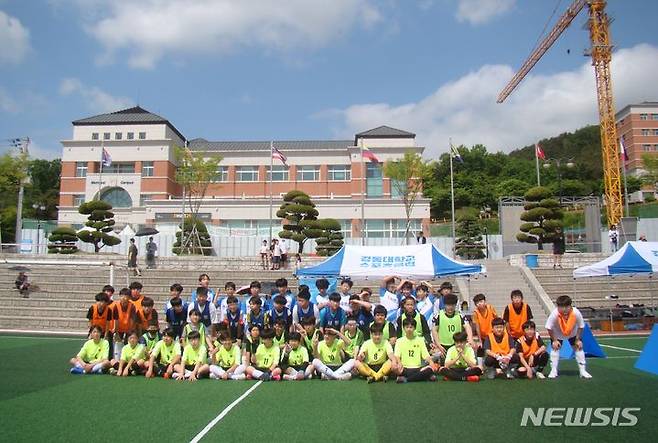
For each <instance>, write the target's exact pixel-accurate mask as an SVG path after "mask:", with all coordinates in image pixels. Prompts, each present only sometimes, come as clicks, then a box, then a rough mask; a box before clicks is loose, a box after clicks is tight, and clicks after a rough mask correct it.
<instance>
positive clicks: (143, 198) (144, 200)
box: [139, 194, 153, 206]
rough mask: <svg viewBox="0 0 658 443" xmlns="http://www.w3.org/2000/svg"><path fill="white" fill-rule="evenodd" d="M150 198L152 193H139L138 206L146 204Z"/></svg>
mask: <svg viewBox="0 0 658 443" xmlns="http://www.w3.org/2000/svg"><path fill="white" fill-rule="evenodd" d="M151 200H153V196H152V195H148V194H141V195H140V196H139V206H146V203H147V202H150V201H151Z"/></svg>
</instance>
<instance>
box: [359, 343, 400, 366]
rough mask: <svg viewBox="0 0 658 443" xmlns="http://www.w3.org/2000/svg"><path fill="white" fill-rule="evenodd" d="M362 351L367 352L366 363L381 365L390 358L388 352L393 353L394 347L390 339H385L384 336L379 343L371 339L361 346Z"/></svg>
mask: <svg viewBox="0 0 658 443" xmlns="http://www.w3.org/2000/svg"><path fill="white" fill-rule="evenodd" d="M361 352H363V353H365V354H366V359H365V362H366V364H368V365H381V364H384V362H386V360H388V354H389V353H390V354H392V353H393V347H392V346H391V343H389V342H388V340H384V339H383V338H382V340H381V341H380V342H379V344H378V345H377V344H375V342H374V341H372V339H371V340H368V341H366V342H365V343H364V344H363V346H361Z"/></svg>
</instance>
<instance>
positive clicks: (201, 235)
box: [172, 216, 212, 255]
mask: <svg viewBox="0 0 658 443" xmlns="http://www.w3.org/2000/svg"><path fill="white" fill-rule="evenodd" d="M178 227H179V228H180V229H181V230H180V231H178V232H176V242H175V243H174V245H173V247H172V252H173V253H174V254H176V255H212V241H211V240H210V234H208V228H207V227H206V224H205V223H204V222H203V221H201V220H199V219H195V218H193V217H192V216H187V217H186V219H185V223H182V224H181V225H179V226H178ZM192 232H196V234H194V235H195V236H196V237H198V239H197V240H196V241H193V242H192V241H191V242H188V244H187V246H185V247H182V246H181V245H182V244H184V243H183V241H184V240H185V239H186V238H189V237H190V235H192V234H191V233H192ZM181 237H182V238H181Z"/></svg>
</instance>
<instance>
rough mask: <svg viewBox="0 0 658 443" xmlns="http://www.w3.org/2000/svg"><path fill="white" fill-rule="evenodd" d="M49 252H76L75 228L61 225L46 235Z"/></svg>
mask: <svg viewBox="0 0 658 443" xmlns="http://www.w3.org/2000/svg"><path fill="white" fill-rule="evenodd" d="M48 241H49V242H50V243H48V253H49V254H74V253H76V252H78V246H77V245H76V243H77V242H78V236H77V235H76V232H75V229H73V228H67V227H61V228H57V229H55V230H54V231H53V232H51V233H50V236H49V237H48Z"/></svg>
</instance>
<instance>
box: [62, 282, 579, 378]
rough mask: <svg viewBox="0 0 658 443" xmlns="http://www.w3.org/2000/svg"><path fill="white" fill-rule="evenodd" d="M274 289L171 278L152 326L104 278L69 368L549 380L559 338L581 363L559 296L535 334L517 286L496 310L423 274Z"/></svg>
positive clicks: (574, 322)
mask: <svg viewBox="0 0 658 443" xmlns="http://www.w3.org/2000/svg"><path fill="white" fill-rule="evenodd" d="M275 285H276V290H274V291H272V293H271V294H264V293H262V292H261V288H262V287H261V284H260V283H259V282H258V281H253V282H252V283H251V284H250V286H249V291H248V293H247V294H246V295H245V296H244V297H241V296H239V295H238V294H236V285H235V284H234V283H232V282H227V283H226V284H225V285H224V291H223V292H222V293H216V292H215V291H214V290H213V289H211V288H210V278H209V277H208V275H207V274H201V275H200V276H199V285H198V287H197V288H196V289H194V290H193V291H192V293H191V295H190V296H189V297H186V300H184V299H183V287H182V286H181V285H180V284H177V283H176V284H173V285H171V288H170V299H169V301H168V302H167V303H166V304H165V306H164V320H165V322H166V324H167V327H166V329H165V330H164V332H163V333H160V330H159V318H158V313H157V311H156V310H155V309H154V301H153V299H151V298H149V297H145V296H144V295H143V294H142V293H141V291H142V285H141V284H140V283H139V282H133V283H132V284H131V285H130V287H129V288H124V289H121V290H120V291H119V298H118V300H114V288H112V287H111V286H105V287H104V288H103V291H102V292H100V293H98V294H97V295H96V303H95V304H94V305H93V306H91V307H90V308H89V311H88V314H87V318H88V319H89V326H90V331H89V340H88V341H87V342H86V343H85V344H84V346H83V347H82V349H81V350H80V352H79V353H78V354H77V355H76V356H75V357H74V358H72V359H71V364H72V365H73V367H72V369H71V373H77V374H83V373H84V374H89V373H104V372H109V373H111V374H114V375H117V376H129V375H145V376H146V377H155V376H161V377H164V378H174V379H178V380H190V381H196V380H198V379H199V378H205V377H208V378H211V379H218V380H242V379H258V380H291V381H292V380H304V379H309V378H314V377H316V378H322V379H330V380H349V379H350V378H352V377H354V376H358V375H360V376H362V377H364V378H365V379H367V381H368V382H369V383H370V382H377V381H386V380H388V379H389V378H395V379H396V381H397V382H400V383H404V382H408V381H409V382H411V381H422V380H432V381H433V380H436V379H437V377H443V378H444V379H445V380H467V381H479V380H480V378H481V377H482V376H483V375H484V376H486V377H487V378H490V379H493V378H497V377H500V378H528V379H531V378H535V377H536V378H545V376H544V373H543V371H544V368H545V367H546V366H547V365H548V362H549V360H550V363H551V370H550V373H549V375H548V377H549V378H555V377H557V376H558V364H559V350H560V347H561V345H562V343H563V341H564V340H568V341H569V343H570V344H571V346H572V347H573V348H574V350H575V351H576V353H575V355H576V360H577V362H578V366H579V370H580V376H581V377H583V378H591V375H590V374H589V373H588V372H587V371H586V369H585V364H586V362H585V354H584V351H583V347H582V341H581V334H582V331H583V328H584V321H583V317H582V315H581V314H580V312H579V311H578V309H577V308H575V307H572V306H571V299H570V298H569V297H568V296H560V297H558V299H557V308H556V309H555V310H554V311H553V313H551V315H550V316H549V318H548V320H547V323H546V329H547V331H548V334H549V338H550V343H548V346H547V345H546V344H545V343H544V341H543V340H542V338H541V337H540V336H539V334H538V332H537V328H536V325H535V323H534V322H533V321H532V311H531V310H530V307H529V306H528V305H527V303H525V302H524V301H523V294H522V293H521V291H519V290H514V291H512V293H511V303H510V304H509V305H508V306H506V307H505V310H504V314H503V317H502V318H501V317H499V316H498V315H497V313H496V310H495V309H494V308H493V307H492V306H491V305H490V304H488V303H487V301H486V297H485V296H484V295H483V294H477V295H476V296H475V297H474V298H473V303H474V308H473V310H472V312H470V310H468V303H466V306H462V308H461V309H460V310H458V309H457V305H458V297H457V296H456V295H455V294H453V293H452V286H451V285H450V283H449V282H446V283H443V284H442V285H441V288H440V289H439V292H438V294H436V296H435V295H434V294H433V292H434V291H433V290H432V287H431V286H430V285H429V284H428V283H426V282H420V283H418V284H416V283H414V282H411V281H409V280H404V279H402V280H401V279H397V278H395V277H388V278H386V279H384V281H383V282H382V285H381V288H380V289H379V296H380V300H379V303H378V304H375V303H372V302H371V300H370V299H371V296H372V290H371V289H369V288H363V289H361V291H358V292H352V289H353V288H352V286H353V285H352V282H351V281H350V280H348V279H343V280H340V281H339V283H338V287H337V290H336V291H335V292H331V293H330V292H329V287H330V284H329V282H328V281H327V280H326V279H323V278H321V279H317V280H316V281H315V287H316V288H315V289H316V290H317V291H315V292H316V293H315V294H314V295H315V296H314V297H312V296H311V290H310V288H309V287H308V286H305V285H300V287H299V290H298V292H297V294H296V295H293V293H292V291H291V290H290V289H289V288H288V282H287V281H286V279H284V278H280V279H278V280H277V281H276V282H275Z"/></svg>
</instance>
